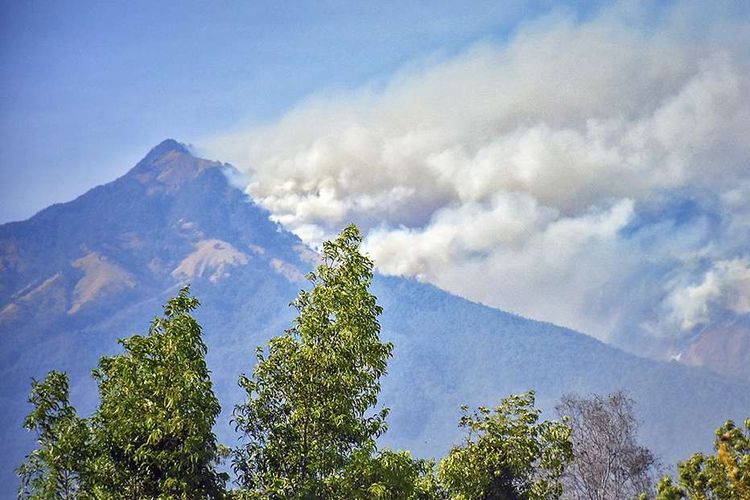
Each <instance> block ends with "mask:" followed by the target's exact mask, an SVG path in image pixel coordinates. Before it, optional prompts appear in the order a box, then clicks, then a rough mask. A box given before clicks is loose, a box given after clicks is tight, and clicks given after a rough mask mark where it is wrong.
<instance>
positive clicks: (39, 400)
mask: <svg viewBox="0 0 750 500" xmlns="http://www.w3.org/2000/svg"><path fill="white" fill-rule="evenodd" d="M68 393H69V390H68V376H67V375H66V374H65V373H62V372H57V371H52V372H50V373H49V374H47V377H46V378H45V379H44V380H43V381H42V382H39V381H37V380H33V381H32V383H31V394H30V396H29V403H31V404H32V405H33V406H34V409H33V410H32V411H31V413H29V415H28V416H27V417H26V419H25V420H24V423H23V426H24V428H25V429H27V430H29V431H34V432H36V433H37V444H38V445H39V448H37V449H36V450H34V451H32V452H31V453H30V454H29V455H28V456H27V457H26V461H25V462H24V463H23V464H22V465H21V467H19V469H18V474H19V476H20V477H21V487H20V489H19V492H18V495H19V497H27V498H35V499H53V498H54V499H72V498H79V497H80V496H82V495H81V493H82V486H83V483H84V482H85V479H86V466H87V464H88V462H89V455H88V453H89V444H88V441H89V429H88V426H87V425H86V421H85V420H83V419H81V418H79V417H78V415H77V414H76V410H75V408H74V407H73V406H71V405H70V403H69V401H68Z"/></svg>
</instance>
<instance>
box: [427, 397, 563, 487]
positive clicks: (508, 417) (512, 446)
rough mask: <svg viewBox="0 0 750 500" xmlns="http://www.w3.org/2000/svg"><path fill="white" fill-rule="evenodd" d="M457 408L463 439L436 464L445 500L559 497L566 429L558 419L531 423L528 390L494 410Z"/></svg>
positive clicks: (534, 412) (535, 416)
mask: <svg viewBox="0 0 750 500" xmlns="http://www.w3.org/2000/svg"><path fill="white" fill-rule="evenodd" d="M462 410H463V412H464V415H463V417H461V420H460V423H459V426H460V427H464V428H466V429H467V431H468V433H467V436H466V438H465V442H464V443H463V445H461V446H456V447H454V448H453V449H452V450H451V451H450V452H449V454H448V456H446V457H445V458H444V459H443V460H442V461H441V462H440V466H439V478H440V481H441V483H442V485H443V487H444V488H445V490H446V491H447V493H448V495H449V497H450V498H451V499H455V500H477V499H488V500H489V499H534V500H536V499H539V500H541V499H550V498H559V497H560V494H561V492H562V484H561V482H560V478H561V476H562V473H563V470H564V468H565V466H566V465H567V464H568V462H570V460H571V459H572V456H573V455H572V449H571V443H570V441H569V439H570V428H569V427H568V426H567V425H566V424H565V423H564V422H557V421H543V422H541V423H537V421H538V420H539V416H540V411H539V410H538V409H536V408H534V392H533V391H530V392H527V393H525V394H521V395H512V396H510V397H508V398H506V399H503V400H502V402H501V403H500V405H499V406H498V407H497V408H496V409H495V411H494V412H492V411H490V409H489V408H486V407H481V406H480V407H479V408H478V409H477V410H476V411H474V412H473V413H469V411H468V407H466V406H464V407H462Z"/></svg>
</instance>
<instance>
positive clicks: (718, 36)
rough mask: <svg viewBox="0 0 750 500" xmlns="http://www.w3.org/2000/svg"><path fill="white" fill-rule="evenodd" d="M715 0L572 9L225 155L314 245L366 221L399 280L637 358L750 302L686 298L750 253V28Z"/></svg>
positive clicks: (297, 116) (339, 99)
mask: <svg viewBox="0 0 750 500" xmlns="http://www.w3.org/2000/svg"><path fill="white" fill-rule="evenodd" d="M696 5H697V4H692V5H687V6H683V7H681V8H675V9H672V10H664V11H662V12H660V14H661V15H660V16H659V17H658V19H659V20H657V21H654V20H650V19H645V18H644V17H642V16H643V14H642V13H639V11H638V9H633V8H623V7H621V6H615V7H613V8H611V9H608V10H605V11H604V12H603V13H601V14H600V15H598V16H597V17H595V18H593V19H590V20H587V21H583V22H578V21H575V20H573V19H571V18H569V17H566V16H564V15H558V14H552V15H549V16H546V17H544V18H541V19H538V20H537V21H535V22H532V23H528V24H526V25H524V26H522V27H521V28H519V30H518V31H517V33H516V34H515V35H514V36H513V37H512V38H511V39H510V40H509V41H507V42H505V43H492V42H484V43H478V44H476V45H475V46H473V47H472V48H470V49H468V50H466V51H465V52H463V53H461V54H459V55H457V56H454V57H452V58H448V59H444V60H440V61H437V62H436V61H435V60H430V61H428V62H426V63H415V64H413V65H411V66H408V67H407V68H405V69H403V70H402V71H401V72H399V73H397V74H395V75H393V76H392V78H391V79H390V80H389V81H388V82H387V83H386V84H380V85H375V84H374V85H372V86H368V87H365V88H361V89H356V90H352V91H350V92H348V93H336V94H333V95H331V94H329V95H325V94H322V95H319V96H314V97H311V98H310V99H308V100H307V101H305V102H303V103H300V104H299V105H298V106H297V107H295V108H294V109H292V110H290V111H289V112H288V113H287V114H285V115H284V116H283V117H281V118H280V119H279V120H278V121H276V122H274V123H270V124H268V125H267V126H264V127H254V128H252V129H250V130H244V131H240V132H237V133H234V134H227V135H224V136H221V137H219V138H215V139H214V140H213V141H212V142H211V145H210V147H209V149H210V150H211V151H212V154H214V155H215V156H217V157H221V158H229V159H231V160H232V161H233V162H234V163H235V164H236V165H237V166H238V167H240V168H241V169H243V170H244V171H245V172H246V173H247V174H248V176H249V179H250V181H249V183H248V186H247V191H248V192H249V193H250V194H251V195H252V196H253V197H254V198H255V199H256V200H257V201H258V202H259V203H261V204H263V205H264V206H265V207H267V208H268V209H269V210H270V211H271V212H272V214H273V216H274V217H275V218H276V219H277V220H278V221H279V222H281V223H282V224H284V225H285V226H286V227H288V228H290V229H291V230H293V231H295V232H297V234H299V235H300V236H301V237H302V238H303V239H305V240H306V241H307V242H309V243H311V244H317V243H319V242H320V241H321V240H322V239H324V238H326V237H328V236H330V235H332V234H334V233H335V232H336V231H337V230H338V229H339V228H340V227H341V226H342V225H344V224H346V223H348V222H349V221H355V222H357V223H358V224H360V225H361V226H362V227H363V228H364V230H365V231H366V233H367V240H366V247H367V249H368V251H369V252H370V253H371V254H372V256H373V257H374V258H375V260H376V263H377V265H378V267H379V269H380V270H381V271H382V272H385V273H391V274H399V275H406V276H416V277H418V278H419V279H422V280H425V281H428V282H432V283H435V284H437V285H438V286H441V287H443V288H445V289H447V290H450V291H453V292H455V293H459V294H461V295H463V296H466V297H468V298H471V299H474V300H480V301H482V302H484V303H487V304H490V305H493V306H497V307H500V308H503V309H508V310H511V311H515V312H519V313H521V314H524V315H526V316H530V317H534V318H539V319H543V320H548V321H552V322H555V323H559V324H562V325H565V326H570V327H573V328H576V329H579V330H582V331H584V332H586V333H589V334H591V335H594V336H596V337H599V338H601V339H604V340H610V341H613V342H617V343H620V344H621V345H623V346H624V347H626V348H630V349H631V350H637V349H640V347H636V345H635V344H636V342H635V341H634V339H638V342H641V341H644V339H645V343H646V344H647V343H648V342H649V341H653V342H655V343H656V342H660V340H659V339H663V338H664V337H665V336H666V337H670V336H671V337H675V336H677V337H679V335H680V334H679V332H681V331H682V330H685V329H689V328H690V327H691V326H690V325H696V324H698V323H700V322H707V321H710V320H711V317H712V315H713V314H716V313H717V312H722V313H728V312H731V313H740V312H742V311H744V309H743V308H742V307H730V306H729V305H730V304H731V303H732V301H733V300H735V298H733V297H734V294H735V293H741V294H742V293H745V292H746V291H747V290H746V288H743V287H746V286H747V281H746V280H745V281H743V280H742V279H740V280H739V281H737V282H732V283H735V285H733V287H732V286H729V285H718V284H715V285H714V284H712V283H706V282H705V280H704V281H703V282H701V284H699V285H698V286H697V287H693V288H694V289H693V288H690V287H687V288H686V287H685V286H686V285H685V284H686V283H693V284H694V283H697V282H699V280H700V279H701V277H706V279H708V274H705V273H706V269H713V271H710V272H713V275H712V276H714V278H711V279H715V280H724V281H726V280H730V277H729V275H730V274H731V275H732V276H734V275H735V274H736V272H735V271H731V272H730V271H728V270H726V269H725V268H724V267H722V266H727V265H729V264H727V263H728V262H745V263H746V262H747V261H746V260H743V259H747V256H746V255H745V254H747V253H748V248H749V247H748V243H750V236H748V235H749V234H750V233H749V232H748V231H747V229H748V226H750V213H749V212H750V210H749V209H748V208H747V203H746V202H745V201H744V200H747V199H748V198H747V196H746V195H748V194H750V187H748V186H750V168H749V166H750V142H748V141H747V140H746V138H747V137H749V136H750V101H749V100H748V99H747V96H748V95H750V88H749V87H750V85H749V82H750V80H749V79H748V68H749V67H750V65H749V63H750V58H749V57H748V53H747V50H746V49H744V48H743V47H750V44H748V43H746V42H748V41H750V37H749V36H748V29H747V28H746V27H743V26H741V25H740V24H739V23H736V24H735V23H733V21H732V19H730V18H728V17H725V18H722V17H721V16H720V15H719V14H717V13H716V12H713V13H712V14H711V15H706V13H705V12H702V11H701V10H700V9H698V8H697V7H696ZM717 11H721V9H717ZM701 16H703V18H704V19H703V20H701V19H702V17H701ZM706 19H708V20H706ZM647 21H649V22H647ZM701 23H703V24H701ZM696 26H698V28H696ZM701 33H703V38H701V36H700V34H701ZM736 229H744V231H743V230H739V231H738V230H736ZM732 269H734V268H732ZM710 272H709V274H710ZM733 273H734V274H733ZM727 283H729V281H727ZM704 285H705V286H704ZM691 286H692V285H691ZM722 286H723V287H724V288H721V287H722ZM712 287H714V288H715V287H718V288H719V289H720V290H721V291H720V292H713V291H711V290H713V288H712ZM690 290H693V291H690ZM715 293H719V296H720V297H722V299H721V300H719V299H718V298H717V297H718V296H714V295H712V294H715ZM742 297H744V295H742ZM742 300H744V299H742ZM742 300H740V302H739V303H744V302H742ZM719 302H721V303H722V304H724V305H725V306H726V307H723V308H716V307H714V306H713V305H714V304H718V303H719ZM701 304H703V305H701ZM675 332H677V333H675ZM644 349H645V348H644Z"/></svg>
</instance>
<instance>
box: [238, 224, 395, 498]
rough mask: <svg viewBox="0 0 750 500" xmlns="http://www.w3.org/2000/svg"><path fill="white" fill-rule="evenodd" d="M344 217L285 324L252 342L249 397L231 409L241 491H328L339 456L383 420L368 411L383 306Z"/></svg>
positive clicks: (359, 445)
mask: <svg viewBox="0 0 750 500" xmlns="http://www.w3.org/2000/svg"><path fill="white" fill-rule="evenodd" d="M360 243H361V236H360V233H359V230H358V229H357V228H356V226H353V225H352V226H349V227H347V228H346V229H344V230H343V231H342V233H341V234H340V235H339V236H338V237H337V238H336V239H335V240H333V241H328V242H325V243H324V244H323V254H322V257H323V262H322V264H320V265H319V266H318V267H317V269H316V271H315V272H313V273H310V274H309V275H308V279H309V280H310V282H311V283H312V285H313V288H312V290H311V291H301V292H300V293H299V295H298V296H297V298H296V299H295V300H294V302H293V303H292V305H293V306H294V307H295V308H296V309H297V311H298V313H299V314H298V317H297V318H296V319H295V320H294V323H293V326H292V327H291V328H290V329H289V330H287V331H286V332H285V333H284V334H283V335H281V336H278V337H275V338H273V339H271V340H270V341H269V345H268V351H267V353H266V352H264V351H263V350H262V349H260V348H259V349H258V351H257V362H256V365H255V368H254V370H253V374H252V376H251V377H247V376H244V375H243V376H242V377H240V386H241V387H242V388H243V389H245V391H246V392H247V401H246V402H245V403H243V404H240V405H238V406H237V407H236V408H235V410H234V418H233V420H234V423H235V426H236V428H237V429H238V430H240V431H241V432H242V434H243V444H242V446H240V447H239V448H238V449H237V450H236V451H235V454H234V460H233V466H234V469H235V471H236V472H237V475H238V478H239V483H240V485H241V486H242V487H243V488H244V490H245V494H246V495H258V496H261V497H264V498H278V497H284V498H336V497H337V496H341V495H342V493H341V491H337V487H338V486H340V478H341V476H342V475H343V474H344V471H345V468H346V466H347V464H349V463H351V461H352V459H353V457H355V456H358V454H361V453H362V450H372V449H374V439H375V438H376V437H378V436H379V435H380V434H382V433H383V432H384V431H385V429H386V424H385V418H386V415H387V413H388V410H387V409H385V408H384V409H382V410H381V411H379V412H375V413H373V411H372V408H373V407H374V406H375V405H376V404H377V400H378V393H379V391H380V382H379V380H380V377H381V376H382V375H383V374H385V372H386V366H387V360H388V358H389V357H390V356H391V353H392V350H393V346H392V345H391V344H390V343H385V342H382V341H381V340H380V324H379V323H378V316H379V315H380V314H381V312H382V308H381V307H380V306H379V305H377V302H376V298H375V296H374V295H372V294H370V292H369V286H370V284H371V282H372V269H373V263H372V261H371V260H370V259H369V258H367V257H365V256H363V255H362V254H361V253H360V252H359V245H360Z"/></svg>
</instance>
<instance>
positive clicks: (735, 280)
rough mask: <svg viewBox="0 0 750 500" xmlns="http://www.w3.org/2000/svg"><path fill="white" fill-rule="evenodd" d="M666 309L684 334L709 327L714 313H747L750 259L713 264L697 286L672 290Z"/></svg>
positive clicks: (748, 308) (749, 308)
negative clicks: (702, 326)
mask: <svg viewBox="0 0 750 500" xmlns="http://www.w3.org/2000/svg"><path fill="white" fill-rule="evenodd" d="M669 305H670V307H671V313H672V319H673V320H675V321H676V322H679V324H680V327H681V328H682V329H683V330H690V329H692V328H694V327H696V326H698V325H705V324H707V323H709V322H710V321H711V318H712V317H714V316H715V315H716V312H723V313H726V312H730V313H733V314H746V313H750V259H747V258H742V259H733V260H723V261H718V262H716V263H715V264H714V265H713V267H712V268H711V269H710V270H709V271H708V272H706V273H705V275H704V276H703V280H702V281H701V282H700V283H698V284H696V285H688V286H684V287H679V288H675V289H674V290H673V291H672V293H671V295H670V297H669Z"/></svg>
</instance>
